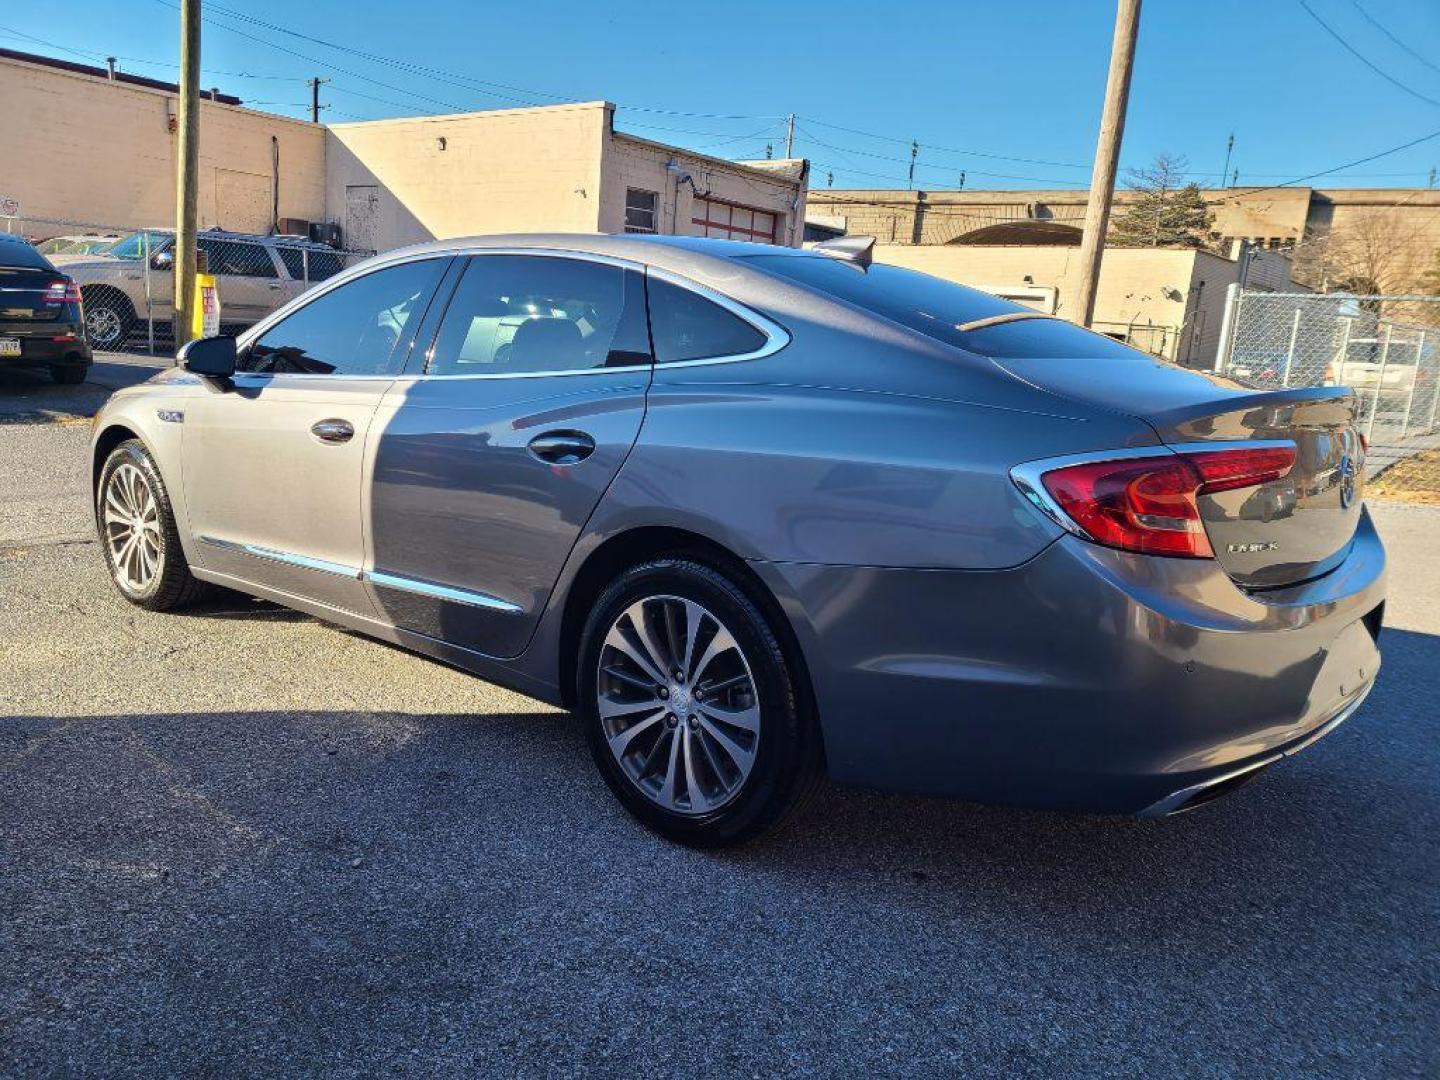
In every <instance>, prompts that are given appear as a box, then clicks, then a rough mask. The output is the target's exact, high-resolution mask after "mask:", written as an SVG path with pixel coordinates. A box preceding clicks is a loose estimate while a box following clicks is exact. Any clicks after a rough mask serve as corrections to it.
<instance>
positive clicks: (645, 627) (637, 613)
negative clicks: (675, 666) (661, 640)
mask: <svg viewBox="0 0 1440 1080" xmlns="http://www.w3.org/2000/svg"><path fill="white" fill-rule="evenodd" d="M629 614H630V626H631V628H632V629H633V630H634V631H635V636H636V637H637V638H639V639H640V644H641V645H643V646H645V652H646V653H647V654H649V657H650V662H651V663H652V664H654V665H655V670H656V671H664V672H668V671H669V670H670V668H671V664H672V663H673V661H672V660H671V659H670V658H669V657H667V656H666V655H665V653H664V651H663V650H662V649H661V648H660V646H659V645H658V644H657V643H656V641H655V637H654V635H653V634H651V633H650V625H649V623H647V622H646V621H645V610H644V605H643V604H635V605H634V606H633V607H631V608H630V612H629ZM659 681H660V682H662V683H665V682H669V681H670V680H669V678H668V677H662V678H661V679H660V680H659Z"/></svg>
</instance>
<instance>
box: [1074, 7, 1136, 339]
mask: <svg viewBox="0 0 1440 1080" xmlns="http://www.w3.org/2000/svg"><path fill="white" fill-rule="evenodd" d="M1139 30H1140V0H1119V8H1118V10H1117V11H1116V13H1115V40H1114V42H1113V43H1112V44H1111V46H1110V77H1109V78H1108V79H1107V80H1106V81H1105V109H1104V111H1103V112H1102V113H1101V114H1100V139H1099V142H1098V144H1097V145H1096V147H1095V168H1094V171H1093V172H1092V173H1091V176H1090V197H1089V199H1088V201H1087V202H1086V204H1085V234H1084V236H1083V237H1082V239H1081V241H1080V287H1079V288H1078V289H1077V290H1076V294H1075V315H1074V318H1075V320H1076V321H1077V322H1079V323H1080V325H1081V326H1089V325H1090V322H1091V320H1092V319H1093V318H1094V317H1095V288H1096V285H1097V284H1098V283H1099V280H1100V259H1101V257H1102V256H1103V255H1104V254H1105V231H1106V230H1107V229H1108V228H1109V227H1110V203H1111V201H1112V200H1113V199H1114V198H1115V172H1116V170H1117V168H1118V167H1119V163H1120V140H1121V139H1122V138H1123V137H1124V135H1125V106H1126V105H1127V103H1128V102H1129V99H1130V72H1131V69H1132V68H1133V67H1134V64H1135V38H1136V36H1137V35H1138V33H1139Z"/></svg>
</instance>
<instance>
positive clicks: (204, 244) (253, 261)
mask: <svg viewBox="0 0 1440 1080" xmlns="http://www.w3.org/2000/svg"><path fill="white" fill-rule="evenodd" d="M199 246H200V250H201V251H203V252H204V253H205V255H206V257H207V259H208V260H209V265H210V273H212V274H214V275H215V277H216V286H217V288H218V289H219V291H220V319H221V321H222V322H225V323H238V324H242V325H249V324H250V323H256V322H259V321H260V320H261V319H263V318H264V317H265V316H266V315H269V314H270V313H271V312H272V311H274V310H275V309H276V308H278V307H280V306H281V304H283V303H284V302H285V301H286V300H287V299H288V297H287V296H286V295H285V286H284V283H283V280H282V279H281V277H280V272H281V269H282V268H281V267H279V266H277V265H276V260H275V259H274V257H273V256H272V255H271V253H270V249H269V248H268V247H266V246H265V245H264V244H257V243H255V242H254V241H248V240H228V239H224V240H222V239H218V238H216V237H213V236H202V237H201V238H200V240H199Z"/></svg>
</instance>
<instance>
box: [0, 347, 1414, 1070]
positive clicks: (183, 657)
mask: <svg viewBox="0 0 1440 1080" xmlns="http://www.w3.org/2000/svg"><path fill="white" fill-rule="evenodd" d="M121 366H123V365H121ZM97 370H98V369H97ZM139 374H140V375H141V376H143V374H144V372H141V373H139ZM100 375H101V377H102V378H103V377H104V372H101V373H100ZM120 377H125V378H129V377H137V376H136V375H135V373H132V372H121V373H120ZM17 380H18V381H17ZM104 391H105V387H103V386H97V387H90V388H86V387H82V388H78V389H73V388H72V389H71V390H70V393H71V394H72V395H73V396H72V397H68V398H67V397H65V396H64V395H63V393H61V394H60V395H59V396H57V391H52V390H50V389H48V388H46V387H45V386H44V385H43V380H38V379H37V380H34V386H33V387H32V386H30V385H29V384H28V383H25V382H24V380H21V378H20V377H19V376H13V375H5V376H4V378H3V380H0V507H3V517H0V703H3V708H0V1074H3V1075H6V1076H146V1077H151V1076H166V1075H187V1076H191V1075H196V1076H225V1077H230V1076H243V1075H286V1076H297V1075H327V1076H376V1075H386V1076H389V1075H407V1076H408V1075H414V1076H441V1075H480V1074H497V1073H498V1074H504V1075H514V1076H546V1075H557V1076H564V1075H576V1074H586V1075H613V1076H624V1077H649V1076H681V1075H707V1076H731V1075H735V1076H758V1077H772V1076H906V1077H913V1076H942V1075H943V1076H957V1075H965V1076H980V1075H995V1076H1046V1077H1050V1076H1058V1075H1107V1076H1142V1075H1166V1074H1168V1075H1178V1076H1196V1077H1202V1076H1216V1077H1219V1076H1235V1075H1247V1076H1248V1075H1264V1076H1274V1075H1286V1076H1289V1075H1308V1076H1365V1077H1394V1076H1436V1075H1437V1074H1440V987H1437V981H1440V749H1437V739H1436V728H1437V725H1440V558H1437V555H1436V548H1437V542H1440V510H1436V509H1423V508H1409V507H1404V506H1398V505H1393V504H1387V505H1381V506H1378V507H1376V517H1377V520H1378V522H1379V524H1380V528H1381V531H1382V533H1383V535H1384V536H1385V538H1386V541H1387V543H1388V544H1389V546H1390V551H1391V557H1392V574H1391V582H1392V593H1393V600H1392V603H1391V606H1390V610H1389V621H1390V626H1389V628H1388V629H1387V630H1386V632H1385V635H1384V639H1383V642H1382V644H1383V649H1384V664H1385V666H1384V670H1383V672H1382V674H1381V677H1380V682H1379V685H1378V686H1377V688H1376V690H1375V691H1374V693H1373V694H1372V696H1371V698H1370V700H1369V702H1368V703H1367V705H1366V706H1365V708H1364V709H1363V710H1362V711H1361V712H1360V713H1359V714H1358V715H1357V716H1356V717H1355V718H1354V719H1352V720H1351V721H1350V722H1349V723H1348V724H1346V725H1344V726H1343V727H1342V728H1340V729H1339V730H1338V731H1336V732H1335V733H1334V734H1333V735H1331V736H1330V737H1328V738H1326V739H1325V740H1323V741H1321V742H1320V743H1319V744H1317V745H1316V746H1315V747H1313V748H1312V749H1310V750H1309V751H1307V752H1305V753H1304V754H1302V755H1299V756H1297V757H1296V758H1293V759H1291V760H1289V761H1287V762H1285V763H1283V764H1282V765H1280V766H1278V767H1276V768H1275V769H1273V770H1271V771H1270V772H1269V773H1268V774H1267V775H1266V776H1264V777H1263V778H1261V779H1260V780H1259V781H1257V782H1256V783H1254V784H1252V785H1250V786H1249V787H1246V788H1244V789H1242V790H1241V791H1239V792H1237V793H1235V794H1234V795H1232V796H1230V797H1228V798H1226V799H1223V800H1220V801H1219V802H1216V803H1214V804H1212V805H1210V806H1208V807H1207V808H1205V809H1203V810H1201V811H1198V812H1196V813H1193V814H1190V815H1186V816H1183V817H1180V818H1174V819H1169V820H1164V821H1138V820H1130V819H1112V818H1098V817H1073V816H1061V815H1053V814H1039V813H1027V812H1022V811H1016V810H1010V809H1004V808H994V807H980V806H974V805H968V804H964V803H955V802H945V801H938V800H923V799H914V798H907V797H901V796H888V795H880V794H875V793H871V792H866V791H860V790H853V789H842V788H839V787H835V786H827V787H825V788H824V789H822V791H821V793H820V795H819V796H818V797H817V798H816V799H815V801H814V802H813V803H812V804H811V805H810V806H809V807H808V808H807V809H806V810H805V811H804V812H803V813H802V814H800V815H799V816H798V817H796V818H795V819H794V820H792V822H790V824H789V825H788V826H787V827H786V828H785V829H784V830H783V831H782V832H780V833H779V834H777V835H775V836H773V837H771V838H769V839H766V840H764V841H762V842H759V843H756V844H754V845H751V846H749V847H746V848H743V849H740V850H738V851H732V852H723V853H718V854H717V853H698V852H693V851H689V850H687V849H684V848H680V847H676V846H673V845H670V844H667V843H665V842H663V841H661V840H658V839H656V838H655V837H654V836H652V835H650V834H649V833H647V832H646V831H644V830H643V829H642V828H640V827H639V826H638V825H636V824H635V823H634V822H632V821H631V820H630V819H629V818H628V817H627V816H626V815H625V814H624V813H623V812H622V811H621V810H620V809H619V807H618V806H617V805H616V803H615V802H614V800H613V799H612V798H611V796H610V795H609V793H608V791H607V790H606V788H605V786H604V784H603V783H602V782H601V780H600V778H599V777H598V775H597V774H596V773H595V771H594V768H593V766H592V765H591V763H590V760H589V758H588V755H587V753H586V749H585V745H584V740H583V737H582V735H581V733H580V731H579V729H578V726H577V724H576V723H575V722H574V721H573V720H572V719H571V718H570V717H568V716H566V715H565V714H563V713H560V712H557V711H555V710H553V709H550V708H548V707H546V706H543V705H540V704H538V703H536V702H534V701H531V700H529V699H527V698H523V697H520V696H517V695H515V694H512V693H509V692H507V691H503V690H500V689H498V688H496V687H493V686H491V685H488V684H486V683H483V682H480V681H478V680H476V679H473V678H470V677H468V676H465V675H462V674H460V673H458V672H455V671H452V670H450V669H448V668H446V667H443V666H441V665H439V664H436V663H433V662H431V661H428V660H424V659H421V658H418V657H414V656H411V655H408V654H406V653H403V652H401V651H399V650H397V649H394V648H390V647H387V646H385V645H381V644H377V643H374V642H371V641H369V640H367V639H364V638H361V637H359V636H356V635H353V634H349V633H346V632H343V631H340V630H337V629H334V628H331V627H327V626H325V625H323V624H321V623H318V622H316V621H315V620H313V619H310V618H307V617H304V616H301V615H297V614H293V613H290V612H287V611H284V610H282V609H279V608H276V607H273V606H271V605H268V604H263V603H259V602H255V601H251V600H247V599H244V598H241V597H238V596H233V595H229V596H225V597H222V598H220V599H218V600H216V601H214V602H212V603H210V604H208V605H207V606H205V607H203V608H201V609H199V610H198V611H195V612H193V613H188V614H184V615H171V616H165V615H152V614H148V613H145V612H142V611H140V610H138V609H136V608H133V607H130V606H128V605H127V604H125V603H124V602H122V601H121V600H120V599H119V597H118V596H117V595H116V593H115V592H114V591H113V589H112V588H111V586H110V584H109V582H108V580H107V578H106V576H105V572H104V570H103V567H102V564H101V558H100V553H99V550H98V548H97V546H96V544H95V542H94V541H93V538H92V536H91V531H90V525H89V520H88V511H87V507H86V498H87V496H86V479H85V469H86V465H85V442H86V436H87V434H88V431H87V428H86V426H85V424H84V423H83V421H82V422H76V421H77V420H79V419H80V418H83V416H84V415H85V410H86V408H87V407H93V406H91V405H88V404H87V403H88V402H90V400H91V399H93V398H95V397H96V396H99V397H103V393H104ZM42 399H43V403H42V404H37V402H41V401H42ZM82 399H83V400H82Z"/></svg>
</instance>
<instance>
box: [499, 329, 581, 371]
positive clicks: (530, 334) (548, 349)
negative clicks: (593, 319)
mask: <svg viewBox="0 0 1440 1080" xmlns="http://www.w3.org/2000/svg"><path fill="white" fill-rule="evenodd" d="M509 366H511V367H513V368H515V369H517V370H520V371H570V370H574V369H575V368H580V367H584V366H585V339H584V338H583V337H582V336H581V334H580V327H578V326H576V325H575V324H574V323H573V322H571V321H570V320H569V319H529V320H527V321H525V322H523V323H521V324H520V325H519V326H518V327H516V329H515V336H514V338H512V339H511V342H510V365H509Z"/></svg>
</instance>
